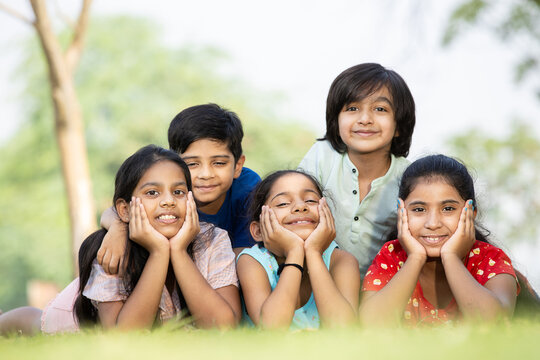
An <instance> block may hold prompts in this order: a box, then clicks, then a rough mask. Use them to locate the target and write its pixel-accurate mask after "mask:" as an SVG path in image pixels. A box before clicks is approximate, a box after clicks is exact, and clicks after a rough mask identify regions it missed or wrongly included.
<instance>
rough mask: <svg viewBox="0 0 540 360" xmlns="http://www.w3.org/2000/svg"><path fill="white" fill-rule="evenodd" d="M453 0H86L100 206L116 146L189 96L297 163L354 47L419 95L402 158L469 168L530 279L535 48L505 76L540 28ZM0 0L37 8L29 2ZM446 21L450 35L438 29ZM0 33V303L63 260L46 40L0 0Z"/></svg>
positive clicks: (65, 235)
mask: <svg viewBox="0 0 540 360" xmlns="http://www.w3.org/2000/svg"><path fill="white" fill-rule="evenodd" d="M464 2H465V1H462V0H445V1H436V2H434V1H420V0H417V1H414V0H408V1H400V2H396V1H358V0H355V1H343V0H334V1H331V2H330V1H314V0H310V1H305V0H301V1H284V0H275V1H272V2H257V1H247V0H246V1H240V0H232V1H217V0H216V1H210V0H206V1H189V2H188V1H181V2H180V1H153V2H148V1H133V0H116V1H106V0H95V1H94V3H93V4H92V9H91V11H92V14H91V25H90V28H89V33H88V34H87V35H88V38H87V42H86V46H85V50H84V53H83V58H82V61H81V64H80V65H79V70H78V72H77V75H76V83H77V86H78V88H77V90H78V93H79V98H80V101H81V104H82V107H83V113H84V120H85V124H86V138H87V142H88V152H89V159H90V167H91V176H92V181H93V187H94V197H95V199H96V206H97V210H98V211H99V212H101V211H102V210H103V209H105V208H106V207H108V206H109V202H110V198H111V194H112V177H113V175H114V173H115V172H116V169H117V167H118V165H119V164H120V163H121V162H122V161H123V159H124V158H125V157H126V156H127V155H129V154H130V153H132V152H133V151H134V150H136V149H137V148H139V147H141V146H143V145H145V144H146V143H148V142H154V143H158V144H161V145H166V130H167V126H168V122H169V121H170V120H171V119H172V117H173V116H174V115H175V114H176V113H177V112H179V111H180V110H182V109H183V108H185V107H187V106H191V105H195V104H200V103H206V102H216V103H218V104H220V105H222V106H224V107H226V108H229V109H231V110H233V111H236V112H238V114H239V115H240V117H241V118H242V120H243V122H244V127H245V132H246V139H245V143H244V147H245V152H246V156H247V165H248V166H249V167H251V168H253V169H255V170H257V171H258V172H259V173H260V174H261V175H264V174H265V173H266V172H268V171H270V170H274V169H277V168H284V167H288V168H290V167H295V166H296V165H297V163H298V161H299V160H300V159H301V158H302V156H303V155H304V153H305V152H306V151H307V149H308V148H309V147H310V146H311V144H312V143H313V142H314V140H315V138H316V137H320V136H321V135H323V134H324V130H325V121H324V114H325V102H326V95H327V91H328V88H329V86H330V83H331V82H332V80H333V79H334V78H335V77H336V76H337V75H338V74H339V73H340V72H341V71H343V70H345V69H346V68H348V67H350V66H352V65H355V64H358V63H363V62H378V63H381V64H382V65H384V66H385V67H389V68H391V69H393V70H395V71H397V72H398V73H399V74H400V75H402V77H403V78H404V79H405V80H406V81H407V83H408V85H409V87H410V89H411V91H412V93H413V95H414V98H415V101H416V105H417V125H416V128H415V133H414V137H413V145H412V148H411V152H410V156H409V158H410V159H411V160H414V159H416V158H418V157H419V156H421V155H424V154H430V153H436V152H443V153H445V154H448V155H453V156H458V157H460V158H462V159H463V160H465V161H466V162H467V163H468V165H469V166H470V167H471V169H472V170H473V173H474V174H475V176H476V177H477V178H478V180H477V185H478V191H479V194H480V211H481V213H482V220H483V223H484V225H485V226H486V227H487V228H488V229H489V230H490V231H491V232H492V239H493V240H494V241H495V242H496V243H497V244H498V245H500V246H502V247H503V248H504V249H505V250H506V251H508V253H509V254H510V256H511V257H512V259H513V260H514V263H515V265H516V266H517V267H518V268H519V269H520V270H522V271H523V272H524V273H525V274H526V275H527V276H528V277H529V279H530V280H531V281H532V282H533V284H535V287H536V288H537V289H538V288H540V261H538V260H537V259H538V258H540V249H539V248H540V247H539V246H538V245H539V244H540V240H539V232H538V229H537V228H538V225H537V223H538V222H539V216H540V213H539V209H540V172H539V170H538V167H539V165H538V164H539V163H540V140H539V139H540V125H539V124H540V122H539V121H538V120H540V96H539V89H538V85H539V81H538V79H539V74H540V72H539V71H538V70H535V69H534V66H536V65H535V63H534V62H533V63H532V65H531V68H532V70H531V71H528V72H527V71H523V76H522V78H521V80H520V81H517V78H519V75H520V74H521V73H520V72H519V64H520V63H521V62H523V61H524V59H525V60H526V59H527V56H528V55H529V54H535V53H536V54H538V52H539V51H538V50H539V48H540V45H539V44H540V42H538V39H537V38H536V39H535V38H534V35H531V34H530V33H529V34H528V33H527V31H526V30H520V29H519V28H517V30H515V31H514V33H512V29H513V28H512V27H511V26H510V27H508V26H507V27H506V28H503V29H502V30H501V29H500V28H499V27H498V25H499V24H502V23H504V22H505V21H506V19H507V17H508V16H509V15H508V14H512V12H511V11H510V9H511V8H513V6H516V5H520V4H523V3H527V1H518V0H515V1H513V2H512V1H509V2H504V4H498V5H496V3H497V1H487V2H478V1H476V2H475V1H471V3H486V4H488V5H489V6H488V7H487V8H486V9H485V10H484V9H480V12H479V14H480V15H479V17H478V21H476V22H474V23H472V24H468V23H465V22H462V21H456V22H454V23H452V22H450V19H451V18H452V14H454V13H455V9H456V8H457V7H458V6H460V5H461V4H462V3H464ZM4 3H6V4H9V6H11V7H13V8H14V9H17V11H19V12H20V13H22V14H25V15H27V16H28V17H32V14H31V11H30V9H29V5H27V4H26V2H23V1H20V2H14V1H11V2H9V1H4ZM78 6H79V2H78V1H73V0H72V1H50V2H49V10H50V14H51V16H53V17H55V19H56V22H55V25H56V26H57V29H58V32H59V33H60V32H61V31H63V29H65V23H64V22H63V20H62V18H65V17H69V16H74V14H76V12H77V10H78ZM469 10H470V9H469ZM532 10H534V11H536V13H533V14H537V15H538V14H539V12H538V11H539V10H538V7H536V8H533V9H532ZM532 10H531V11H532ZM458 14H459V13H458ZM533 16H534V15H533ZM465 17H467V13H465ZM533 19H534V18H533ZM536 19H538V17H536ZM514 21H518V22H519V21H524V22H525V21H527V16H526V14H525V15H523V14H522V17H521V18H520V17H518V16H516V18H515V19H514ZM536 22H538V20H536ZM533 25H534V24H533ZM536 28H538V24H537V25H536ZM452 29H454V30H455V31H453V30H452ZM504 29H506V30H507V32H508V34H505V33H504ZM534 30H537V29H535V28H534V27H533V30H532V31H531V32H534ZM445 34H450V35H454V37H453V38H452V41H450V42H444V41H443V40H444V39H445ZM535 40H536V41H535ZM0 51H1V53H0V54H1V56H0V159H2V160H0V171H1V172H0V184H1V185H0V199H1V205H2V206H1V207H0V274H1V276H2V281H1V282H0V308H3V309H6V308H10V307H13V306H17V305H23V304H24V303H25V302H26V283H27V281H29V280H31V279H41V280H46V281H52V282H54V283H56V284H58V286H60V287H62V286H64V285H66V284H67V283H68V282H69V280H70V279H71V276H72V275H71V273H70V261H71V258H70V255H69V223H68V216H67V208H66V200H65V195H64V193H63V183H62V177H61V172H60V170H59V169H60V168H59V165H58V161H59V160H58V151H57V148H56V143H55V141H54V129H53V127H54V125H53V113H52V110H51V105H50V103H49V102H50V100H49V93H48V91H49V88H48V84H47V77H46V73H45V72H44V69H45V67H44V65H43V58H42V53H41V49H40V48H39V46H38V43H37V41H36V39H35V32H34V30H33V28H32V27H30V26H29V25H27V24H24V23H23V22H21V21H20V20H18V19H16V18H14V17H12V16H10V15H8V14H6V13H5V12H2V11H1V10H0ZM533 60H534V59H533ZM536 60H540V59H536ZM521 69H522V70H523V69H524V67H523V66H522V67H521ZM97 216H98V215H97V214H96V218H97Z"/></svg>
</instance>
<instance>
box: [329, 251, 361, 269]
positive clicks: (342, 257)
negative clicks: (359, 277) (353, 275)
mask: <svg viewBox="0 0 540 360" xmlns="http://www.w3.org/2000/svg"><path fill="white" fill-rule="evenodd" d="M330 266H331V267H332V268H335V267H347V268H351V269H357V270H358V269H359V265H358V260H356V258H355V257H354V256H353V255H352V254H351V253H349V252H347V251H345V250H341V249H339V248H336V249H335V250H334V251H333V252H332V258H331V260H330Z"/></svg>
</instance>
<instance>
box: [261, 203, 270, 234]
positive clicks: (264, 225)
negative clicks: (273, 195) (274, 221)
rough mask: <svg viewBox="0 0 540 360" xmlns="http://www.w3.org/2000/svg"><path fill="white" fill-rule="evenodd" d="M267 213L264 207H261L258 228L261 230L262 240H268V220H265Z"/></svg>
mask: <svg viewBox="0 0 540 360" xmlns="http://www.w3.org/2000/svg"><path fill="white" fill-rule="evenodd" d="M267 218H268V216H267V211H266V206H264V205H263V207H262V209H261V215H260V216H259V219H260V228H261V234H262V237H263V240H266V239H268V220H267Z"/></svg>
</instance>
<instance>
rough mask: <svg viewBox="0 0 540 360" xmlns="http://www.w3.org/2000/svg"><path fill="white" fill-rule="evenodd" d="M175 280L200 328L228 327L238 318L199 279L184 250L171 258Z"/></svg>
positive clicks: (210, 288)
mask: <svg viewBox="0 0 540 360" xmlns="http://www.w3.org/2000/svg"><path fill="white" fill-rule="evenodd" d="M171 262H172V265H173V269H174V274H175V276H176V280H177V281H178V284H179V285H180V289H181V291H182V294H183V296H184V298H185V300H186V304H187V306H188V308H189V311H190V313H191V315H192V316H193V317H194V319H195V322H196V324H197V326H199V327H214V326H217V327H231V326H235V325H236V324H237V323H238V321H239V319H240V316H241V314H240V311H239V310H237V311H235V310H234V309H233V307H232V306H231V304H229V303H228V302H227V301H226V300H225V299H224V298H223V297H222V296H221V295H220V294H219V293H218V292H217V291H216V290H215V289H213V288H212V287H211V286H210V284H208V282H207V281H206V279H205V278H204V277H203V276H202V274H201V273H200V271H199V269H198V268H197V266H196V265H195V263H194V262H193V260H192V259H191V257H190V256H189V255H188V253H187V252H186V251H185V250H176V251H174V252H173V253H172V255H171Z"/></svg>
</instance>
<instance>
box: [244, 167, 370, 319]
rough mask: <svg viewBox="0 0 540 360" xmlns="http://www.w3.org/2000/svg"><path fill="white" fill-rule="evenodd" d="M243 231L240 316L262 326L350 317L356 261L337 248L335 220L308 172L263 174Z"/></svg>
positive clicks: (356, 281)
mask: <svg viewBox="0 0 540 360" xmlns="http://www.w3.org/2000/svg"><path fill="white" fill-rule="evenodd" d="M250 213H251V214H252V221H251V223H250V232H251V235H252V236H253V238H254V239H255V240H256V241H257V242H259V243H258V244H257V245H255V246H253V247H252V248H250V249H246V250H244V251H242V252H241V253H240V255H239V256H238V260H237V272H238V278H239V280H240V284H241V287H242V292H243V295H244V301H245V305H246V310H247V314H248V316H249V318H250V320H251V321H252V322H253V323H254V324H255V325H259V326H261V327H264V328H292V329H298V328H301V329H303V328H318V327H319V325H324V326H334V325H344V324H348V323H350V322H353V321H354V320H355V319H356V313H357V308H358V292H359V287H360V272H359V269H358V262H357V261H356V259H355V258H354V257H353V256H352V255H351V254H349V253H347V252H345V251H343V250H340V249H338V248H337V244H336V243H335V242H333V239H334V237H335V227H334V219H333V217H332V213H331V212H330V208H329V207H328V205H327V203H326V200H325V198H324V197H323V194H322V191H321V188H320V186H319V184H318V183H317V181H316V180H315V179H313V178H312V177H311V176H309V175H307V174H305V173H302V172H299V171H296V170H284V171H278V172H275V173H273V174H270V175H269V176H268V177H266V178H265V179H264V180H263V181H262V182H261V183H260V184H259V185H258V186H257V187H256V188H255V189H254V190H253V194H252V203H251V211H250Z"/></svg>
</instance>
